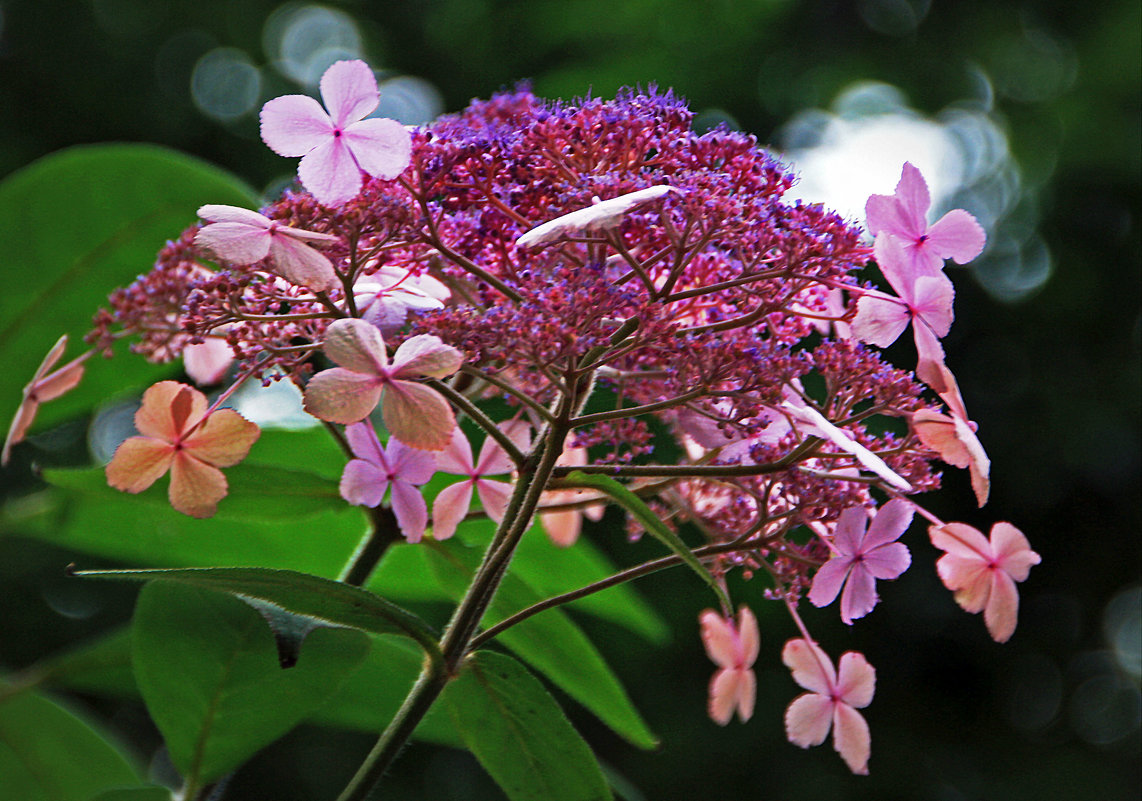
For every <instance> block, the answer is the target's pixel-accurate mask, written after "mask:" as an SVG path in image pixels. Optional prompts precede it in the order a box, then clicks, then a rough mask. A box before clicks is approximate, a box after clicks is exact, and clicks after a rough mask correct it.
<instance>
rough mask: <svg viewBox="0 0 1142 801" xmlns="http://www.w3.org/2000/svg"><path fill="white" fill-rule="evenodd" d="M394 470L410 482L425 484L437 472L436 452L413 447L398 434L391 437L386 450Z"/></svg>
mask: <svg viewBox="0 0 1142 801" xmlns="http://www.w3.org/2000/svg"><path fill="white" fill-rule="evenodd" d="M386 452H387V454H388V459H389V464H391V465H392V466H393V472H394V473H396V474H397V475H398V476H400V478H401V479H402V480H403V481H407V482H408V483H409V484H424V483H426V482H427V481H428V480H429V479H431V478H432V476H433V475H435V473H436V454H435V453H433V452H431V451H426V450H422V449H420V448H411V447H409V446H408V445H407V444H405V443H404V442H401V440H400V438H399V437H397V435H396V434H393V435H392V436H391V437H389V447H388V448H387V450H386Z"/></svg>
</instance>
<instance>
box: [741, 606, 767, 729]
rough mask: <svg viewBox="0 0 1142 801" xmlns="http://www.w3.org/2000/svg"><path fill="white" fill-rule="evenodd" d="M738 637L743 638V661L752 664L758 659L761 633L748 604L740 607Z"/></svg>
mask: <svg viewBox="0 0 1142 801" xmlns="http://www.w3.org/2000/svg"><path fill="white" fill-rule="evenodd" d="M738 637H739V638H740V640H741V651H742V663H743V664H745V665H752V664H753V663H754V662H755V661H757V653H758V649H759V648H760V646H761V634H760V633H759V632H758V628H757V618H756V617H755V616H754V614H753V610H751V609H750V608H749V607H748V606H744V605H743V606H740V607H738ZM750 706H751V707H752V704H751V705H750Z"/></svg>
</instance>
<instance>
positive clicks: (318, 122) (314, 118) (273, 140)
mask: <svg viewBox="0 0 1142 801" xmlns="http://www.w3.org/2000/svg"><path fill="white" fill-rule="evenodd" d="M260 119H261V127H262V141H263V142H265V143H266V145H267V146H269V148H270V150H272V151H274V152H275V153H277V154H278V155H279V156H286V157H293V156H304V155H305V154H306V153H308V152H310V151H311V150H313V149H314V148H315V147H317V146H318V145H320V144H322V143H324V142H327V141H329V140H330V139H332V138H333V121H332V120H330V119H329V115H328V114H326V113H325V109H323V108H322V107H321V104H320V103H318V102H317V101H316V100H314V99H313V98H312V97H309V96H308V95H283V96H282V97H275V98H274V99H273V100H270V101H268V102H267V103H266V104H265V105H264V106H262V113H261V115H260Z"/></svg>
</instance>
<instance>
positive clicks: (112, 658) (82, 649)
mask: <svg viewBox="0 0 1142 801" xmlns="http://www.w3.org/2000/svg"><path fill="white" fill-rule="evenodd" d="M11 679H12V683H11V684H9V685H7V686H3V685H0V700H2V699H3V698H4V697H5V696H7V695H9V694H12V693H15V692H26V691H27V690H30V689H34V688H36V687H40V686H48V687H65V688H67V689H69V690H79V691H81V692H92V693H98V694H100V695H113V696H130V695H136V694H137V690H136V688H135V677H134V675H133V674H132V672H131V630H130V629H129V628H127V627H123V628H120V629H115V630H113V631H111V632H109V633H107V634H104V635H102V636H100V637H98V638H97V639H95V640H92V641H89V642H84V643H81V644H79V645H77V646H75V647H73V648H69V649H67V650H66V651H63V652H62V653H58V654H55V655H54V656H51V657H48V658H47V659H43V660H41V661H40V662H37V663H36V664H34V665H31V666H30V667H28V668H26V669H25V670H23V671H21V672H20V673H18V674H16V675H15V676H12V677H11Z"/></svg>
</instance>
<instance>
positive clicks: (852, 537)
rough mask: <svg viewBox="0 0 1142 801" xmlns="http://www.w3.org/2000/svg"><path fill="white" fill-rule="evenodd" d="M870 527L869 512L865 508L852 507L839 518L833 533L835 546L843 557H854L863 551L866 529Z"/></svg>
mask: <svg viewBox="0 0 1142 801" xmlns="http://www.w3.org/2000/svg"><path fill="white" fill-rule="evenodd" d="M867 527H868V512H867V511H866V510H865V508H864V507H863V506H850V507H848V508H847V509H845V510H844V511H843V512H841V515H840V517H838V518H837V527H836V529H835V530H834V531H833V546H834V547H835V548H836V549H837V553H839V554H841V555H842V556H852V555H853V554H856V553H859V552H860V551H861V550H863V549H862V546H861V543H863V542H864V536H865V529H866V528H867Z"/></svg>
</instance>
